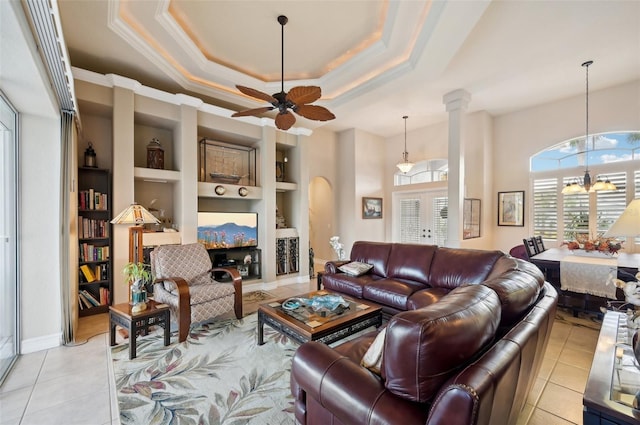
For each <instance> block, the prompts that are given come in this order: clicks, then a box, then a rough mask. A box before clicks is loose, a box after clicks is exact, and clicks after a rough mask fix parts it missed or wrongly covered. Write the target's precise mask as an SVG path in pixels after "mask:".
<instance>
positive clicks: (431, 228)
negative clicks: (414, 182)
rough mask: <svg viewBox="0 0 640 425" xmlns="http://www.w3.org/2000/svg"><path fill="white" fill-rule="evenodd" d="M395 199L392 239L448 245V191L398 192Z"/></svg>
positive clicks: (404, 241) (403, 241)
mask: <svg viewBox="0 0 640 425" xmlns="http://www.w3.org/2000/svg"><path fill="white" fill-rule="evenodd" d="M393 199H394V201H393V217H395V218H394V225H393V240H394V241H397V242H402V243H418V244H425V245H440V246H444V245H446V239H447V215H448V214H447V211H448V210H447V206H448V202H447V201H448V198H447V192H425V191H421V192H396V193H395V194H394V198H393Z"/></svg>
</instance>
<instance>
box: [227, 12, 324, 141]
mask: <svg viewBox="0 0 640 425" xmlns="http://www.w3.org/2000/svg"><path fill="white" fill-rule="evenodd" d="M288 21H289V19H288V18H287V17H286V16H284V15H280V16H278V23H280V26H281V33H282V38H281V51H282V55H281V80H280V81H281V87H280V92H279V93H274V94H273V95H270V94H267V93H264V92H261V91H259V90H256V89H252V88H250V87H245V86H240V85H236V87H237V88H238V90H240V92H241V93H243V94H245V95H247V96H250V97H253V98H255V99H260V100H264V101H267V102H269V103H270V104H271V106H263V107H261V108H254V109H247V110H245V111H239V112H236V113H234V114H233V115H231V116H232V117H245V116H259V115H261V114H264V113H265V112H269V111H272V110H274V109H276V110H278V115H276V120H275V121H276V127H277V128H278V129H280V130H283V131H286V130H288V129H290V128H291V126H293V124H295V122H296V117H295V116H294V115H293V114H292V113H291V111H293V112H295V113H296V114H298V115H300V116H302V117H304V118H307V119H310V120H314V121H329V120H332V119H334V118H335V115H333V113H331V112H330V111H329V110H328V109H327V108H324V107H322V106H317V105H310V103H313V102H315V101H316V100H318V99H320V96H322V91H321V90H320V87H318V86H298V87H293V88H292V89H291V90H289V93H287V92H285V91H284V26H285V25H286V24H287V22H288Z"/></svg>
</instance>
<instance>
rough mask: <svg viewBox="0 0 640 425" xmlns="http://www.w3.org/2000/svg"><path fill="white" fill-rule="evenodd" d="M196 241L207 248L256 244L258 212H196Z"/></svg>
mask: <svg viewBox="0 0 640 425" xmlns="http://www.w3.org/2000/svg"><path fill="white" fill-rule="evenodd" d="M198 242H200V243H201V244H203V245H204V246H205V248H207V249H224V248H242V247H248V246H258V214H257V213H253V212H235V213H226V212H198Z"/></svg>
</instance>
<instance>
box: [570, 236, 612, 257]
mask: <svg viewBox="0 0 640 425" xmlns="http://www.w3.org/2000/svg"><path fill="white" fill-rule="evenodd" d="M564 245H567V248H569V249H570V250H572V251H573V250H576V249H583V250H585V251H587V252H592V251H597V252H602V253H604V254H610V255H613V254H617V253H618V251H620V250H621V249H622V242H620V241H619V240H617V239H615V238H605V237H603V236H598V237H595V238H589V237H588V236H587V235H576V239H575V240H573V241H570V242H565V243H564Z"/></svg>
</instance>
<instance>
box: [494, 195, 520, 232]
mask: <svg viewBox="0 0 640 425" xmlns="http://www.w3.org/2000/svg"><path fill="white" fill-rule="evenodd" d="M498 226H519V227H524V190H520V191H515V192H498Z"/></svg>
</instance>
